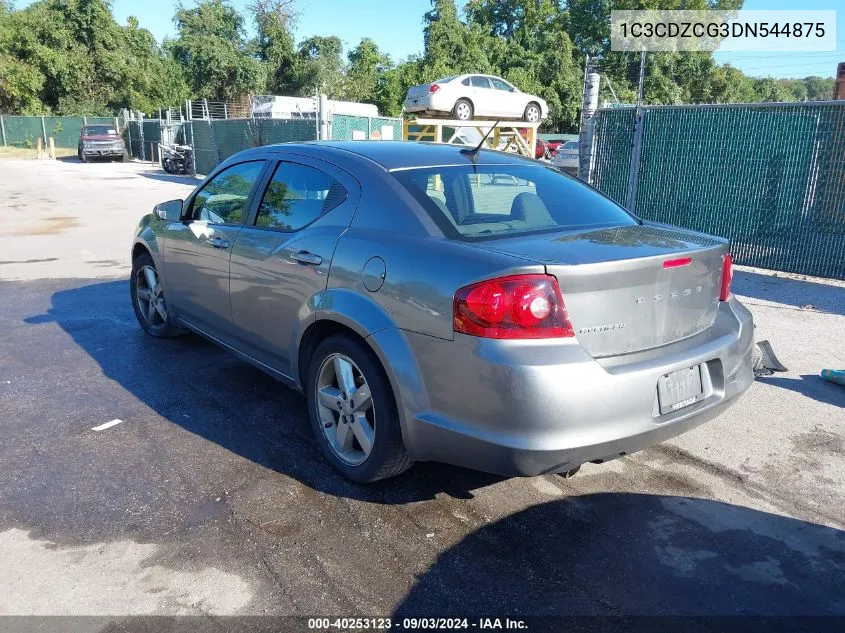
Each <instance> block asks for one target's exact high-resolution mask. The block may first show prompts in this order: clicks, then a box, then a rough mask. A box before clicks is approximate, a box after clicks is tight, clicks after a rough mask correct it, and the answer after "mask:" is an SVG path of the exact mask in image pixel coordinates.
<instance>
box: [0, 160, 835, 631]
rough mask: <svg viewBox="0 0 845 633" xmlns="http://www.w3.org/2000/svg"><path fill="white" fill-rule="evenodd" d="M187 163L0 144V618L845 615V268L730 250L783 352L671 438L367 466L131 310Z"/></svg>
mask: <svg viewBox="0 0 845 633" xmlns="http://www.w3.org/2000/svg"><path fill="white" fill-rule="evenodd" d="M193 184H194V183H192V181H190V179H186V178H179V177H170V176H167V175H164V174H162V173H161V172H158V171H156V170H154V169H153V168H151V167H149V166H144V165H138V164H119V163H106V164H80V163H77V162H76V161H75V160H64V161H57V162H50V161H25V160H11V159H9V160H3V161H0V191H2V192H3V196H2V202H0V211H2V213H0V260H1V261H0V327H2V332H3V336H2V337H0V412H2V413H0V425H2V426H0V615H26V614H41V615H46V614H53V615H62V614H63V615H111V616H120V615H133V614H135V615H141V614H156V615H174V614H196V615H207V614H224V615H228V614H251V615H262V614H278V615H285V614H299V615H317V616H324V615H329V614H331V615H356V614H358V615H369V616H387V615H391V614H394V615H395V614H407V613H413V614H418V615H449V614H454V613H463V614H475V615H483V616H486V615H499V616H502V615H505V614H514V615H515V614H520V615H523V616H524V615H553V614H580V615H591V614H605V615H637V614H718V615H733V614H772V615H782V614H823V613H824V614H839V615H845V592H843V589H842V588H843V587H845V532H843V531H842V530H843V529H845V503H843V490H845V388H842V387H838V386H835V385H830V384H827V383H825V382H823V381H822V380H821V379H820V378H818V377H817V376H818V373H819V371H820V370H821V369H822V368H823V367H834V368H842V367H845V284H841V283H832V282H823V281H821V280H811V279H800V278H796V277H795V276H784V275H781V276H773V275H772V274H771V273H767V272H764V271H752V270H741V271H738V272H737V274H736V277H735V282H734V289H735V291H736V293H737V294H739V295H741V296H742V297H743V298H745V300H746V303H747V304H748V305H749V306H750V308H751V309H752V311H753V312H754V317H755V320H756V322H757V324H758V338H767V339H769V340H770V341H771V342H772V344H773V346H774V348H775V350H776V352H777V353H778V356H779V357H780V359H781V361H782V362H783V363H784V364H785V365H786V366H787V367H789V369H790V371H789V372H787V373H783V374H776V375H775V376H773V377H770V378H764V379H761V380H759V381H758V382H757V383H755V384H754V385H753V386H752V388H751V390H750V391H749V392H748V393H747V394H746V395H745V396H744V398H742V399H741V401H740V402H739V403H738V404H737V405H736V406H735V407H733V408H732V409H731V410H730V411H729V412H727V413H726V414H725V415H723V416H722V417H721V418H719V419H718V420H716V421H714V422H712V423H710V424H708V425H705V426H704V427H701V428H699V429H696V430H695V431H693V432H691V433H689V434H687V435H684V436H681V437H680V438H678V439H677V440H675V441H672V442H668V443H665V444H663V445H661V446H658V447H656V448H653V449H650V450H648V451H645V452H643V453H640V454H637V455H634V456H631V457H628V458H625V459H622V460H618V461H616V462H613V463H610V464H605V465H587V466H585V467H584V468H582V470H581V473H580V474H579V475H577V476H576V477H574V478H572V479H563V478H561V477H559V476H556V475H552V476H543V477H537V478H531V479H510V480H506V479H501V478H497V477H493V476H489V475H484V474H480V473H474V472H470V471H464V470H461V469H457V468H451V467H446V466H439V465H433V464H419V465H417V466H416V467H414V468H413V469H412V470H411V471H409V472H408V473H406V474H405V475H403V476H402V477H400V478H398V479H396V480H391V481H388V482H383V483H379V484H377V485H374V486H371V487H366V488H361V487H356V486H354V485H352V484H350V483H348V482H346V481H345V480H343V479H341V478H339V477H338V476H337V475H335V474H334V472H333V471H332V470H330V469H329V467H328V466H327V465H326V464H325V463H324V461H323V460H322V458H321V457H320V455H319V451H318V449H317V447H316V446H315V444H314V443H313V442H312V439H311V435H310V429H309V428H308V426H307V422H306V414H305V407H304V403H303V400H302V398H301V397H300V396H298V395H297V394H295V393H293V392H291V391H289V390H287V389H285V388H284V387H282V386H280V385H279V384H277V383H275V382H274V381H273V380H272V379H270V378H268V377H266V376H265V375H264V374H262V373H260V372H259V371H257V370H255V369H252V368H251V367H249V366H247V365H245V364H244V363H242V362H240V361H238V360H236V359H235V358H234V357H233V356H231V355H229V354H227V353H225V352H223V351H221V350H219V349H217V348H216V347H214V346H213V345H211V344H209V343H206V342H204V341H203V340H200V339H199V338H197V337H190V336H189V337H184V338H181V339H177V340H168V341H160V340H154V339H151V338H150V337H147V336H145V335H144V334H143V333H142V332H141V330H140V328H139V327H138V326H137V324H136V323H135V320H134V316H133V314H132V310H131V306H130V302H129V294H128V284H127V273H128V271H129V261H128V257H129V244H130V238H131V235H132V232H133V228H134V226H135V224H136V222H137V220H138V219H139V218H140V217H141V216H142V215H143V214H145V213H147V212H148V211H149V210H150V209H151V207H152V205H153V204H154V202H157V201H162V200H167V199H171V198H178V197H183V196H184V195H186V194H187V193H188V192H189V191H190V189H191V187H192V186H193ZM806 306H811V307H806ZM115 418H117V419H121V420H123V421H124V422H123V423H122V424H119V425H117V426H114V427H112V428H110V429H107V430H104V431H99V432H97V431H92V430H91V427H94V426H97V425H100V424H102V423H105V422H107V421H109V420H112V419H115Z"/></svg>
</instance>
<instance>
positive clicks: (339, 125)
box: [331, 114, 402, 141]
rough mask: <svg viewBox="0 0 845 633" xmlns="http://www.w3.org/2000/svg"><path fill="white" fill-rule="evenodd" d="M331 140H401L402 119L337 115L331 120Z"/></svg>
mask: <svg viewBox="0 0 845 633" xmlns="http://www.w3.org/2000/svg"><path fill="white" fill-rule="evenodd" d="M331 139H332V140H333V141H355V140H359V139H360V140H363V139H381V140H385V141H388V140H394V139H396V140H401V139H402V119H394V118H391V117H368V116H352V115H346V114H335V115H332V119H331Z"/></svg>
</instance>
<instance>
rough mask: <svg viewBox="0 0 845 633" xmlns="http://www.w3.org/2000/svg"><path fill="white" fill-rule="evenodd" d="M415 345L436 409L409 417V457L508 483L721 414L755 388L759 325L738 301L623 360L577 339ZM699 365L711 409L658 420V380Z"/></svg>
mask: <svg viewBox="0 0 845 633" xmlns="http://www.w3.org/2000/svg"><path fill="white" fill-rule="evenodd" d="M423 339H425V340H423ZM408 340H409V341H410V343H411V346H412V347H413V348H414V352H415V353H414V355H415V356H416V359H417V362H418V364H419V367H420V371H421V375H422V377H423V382H424V384H425V389H426V391H427V400H428V403H429V404H430V408H428V410H425V411H417V412H416V413H414V414H413V415H411V412H410V411H406V412H405V413H406V417H405V428H404V429H403V431H404V436H405V443H406V446H407V447H408V450H409V451H411V453H412V454H413V455H414V456H415V457H416V458H417V459H419V460H430V461H440V462H446V463H451V464H455V465H458V466H465V467H469V468H473V469H476V470H482V471H486V472H492V473H497V474H501V475H506V476H513V475H538V474H542V473H550V472H563V471H567V470H570V469H571V468H573V467H575V466H578V465H580V464H583V463H585V462H590V461H596V460H601V461H607V460H610V459H614V458H616V457H619V456H621V455H625V454H630V453H633V452H636V451H639V450H642V449H644V448H648V447H649V446H653V445H654V444H657V443H660V442H662V441H665V440H667V439H669V438H672V437H674V436H676V435H679V434H681V433H683V432H685V431H688V430H689V429H692V428H694V427H696V426H698V425H700V424H703V423H705V422H707V421H709V420H712V419H713V418H714V417H716V416H718V415H720V414H721V413H723V412H724V411H725V410H726V409H727V408H729V407H730V406H731V404H732V403H733V402H734V401H735V400H736V398H737V397H739V396H740V395H741V394H742V393H744V392H745V390H746V389H748V387H749V386H750V385H751V383H752V382H753V380H754V374H753V371H752V367H751V350H752V346H753V343H754V333H753V323H752V318H751V314H750V313H749V312H748V310H746V309H745V308H744V307H743V306H742V305H741V304H739V303H738V302H737V301H736V300H735V299H734V300H731V301H730V302H725V303H723V304H721V306H720V309H719V313H718V315H717V318H716V321H715V323H714V324H713V326H712V327H711V328H710V329H708V330H707V331H706V332H704V333H702V334H699V335H697V336H695V337H692V338H691V339H687V340H686V341H681V342H679V343H675V344H672V345H668V346H665V347H662V348H659V349H658V350H651V351H650V352H643V353H637V354H631V355H628V356H627V357H617V358H614V359H604V360H596V359H593V358H592V357H590V356H589V355H587V354H586V352H584V351H583V349H582V348H581V347H580V346H579V345H578V344H577V342H575V341H574V340H572V339H569V340H567V341H566V342H554V343H549V342H548V341H532V342H530V343H529V344H527V345H526V341H518V342H515V343H519V344H518V345H512V346H511V345H507V344H503V343H506V342H503V341H489V340H486V339H477V338H473V337H465V336H461V335H456V339H455V341H442V342H441V341H440V340H439V339H432V338H431V337H419V336H418V335H409V337H408ZM507 343H510V342H507ZM699 364H700V365H702V368H703V376H704V383H705V387H704V396H705V397H704V399H703V400H701V401H699V402H697V403H696V404H693V405H691V406H689V407H686V408H683V409H680V410H678V411H676V412H673V413H669V414H666V415H660V413H659V406H658V401H657V381H658V378H659V377H660V376H661V375H663V374H665V373H668V372H671V371H675V370H677V369H683V368H685V367H690V366H694V365H699Z"/></svg>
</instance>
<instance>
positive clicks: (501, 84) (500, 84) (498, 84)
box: [490, 77, 513, 92]
mask: <svg viewBox="0 0 845 633" xmlns="http://www.w3.org/2000/svg"><path fill="white" fill-rule="evenodd" d="M490 81H492V82H493V87H494V88H495V89H496V90H504V91H505V92H512V91H513V86H511V85H510V84H509V83H508V82H506V81H502V80H501V79H496V78H495V77H494V78H492V79H490Z"/></svg>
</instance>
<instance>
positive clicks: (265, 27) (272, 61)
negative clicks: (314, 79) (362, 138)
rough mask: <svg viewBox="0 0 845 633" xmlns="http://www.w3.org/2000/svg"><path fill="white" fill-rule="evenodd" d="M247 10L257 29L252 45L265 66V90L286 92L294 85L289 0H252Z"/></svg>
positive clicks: (291, 18)
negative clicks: (251, 15)
mask: <svg viewBox="0 0 845 633" xmlns="http://www.w3.org/2000/svg"><path fill="white" fill-rule="evenodd" d="M250 10H251V11H252V14H253V16H254V18H255V27H256V31H257V33H258V36H257V38H256V42H255V48H256V50H257V53H258V58H259V59H260V60H261V61H262V62H263V63H264V65H265V66H266V76H267V84H266V90H267V92H269V93H270V94H289V93H292V92H294V91H295V90H296V89H297V88H298V86H297V85H296V61H297V60H296V47H295V44H294V38H293V33H292V27H293V23H294V21H295V18H296V15H295V13H294V11H293V0H254V1H253V3H252V5H250Z"/></svg>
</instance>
